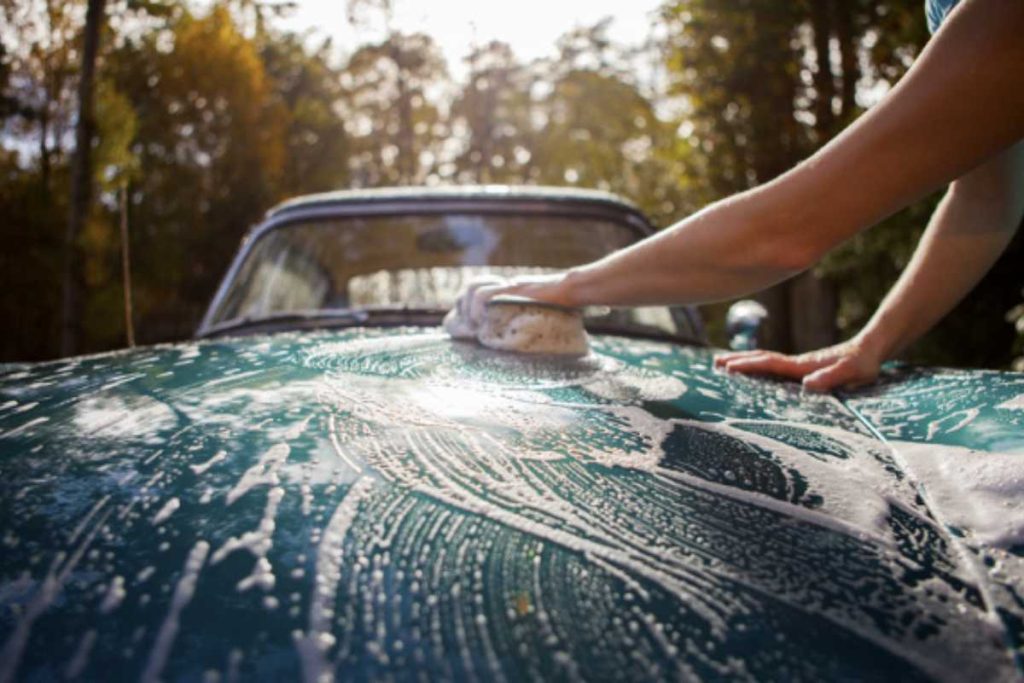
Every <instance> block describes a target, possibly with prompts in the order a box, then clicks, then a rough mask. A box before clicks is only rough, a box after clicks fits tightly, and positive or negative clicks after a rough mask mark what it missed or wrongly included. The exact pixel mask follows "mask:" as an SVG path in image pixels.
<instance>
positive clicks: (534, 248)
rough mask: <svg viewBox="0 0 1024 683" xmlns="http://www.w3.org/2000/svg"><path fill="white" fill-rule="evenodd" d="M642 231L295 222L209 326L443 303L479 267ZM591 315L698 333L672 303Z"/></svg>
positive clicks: (540, 259) (481, 222)
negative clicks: (683, 324)
mask: <svg viewBox="0 0 1024 683" xmlns="http://www.w3.org/2000/svg"><path fill="white" fill-rule="evenodd" d="M637 239H638V234H637V232H636V231H635V230H634V229H632V228H630V227H629V226H627V225H625V224H623V223H619V222H616V221H613V220H608V219H602V218H594V217H589V216H585V215H584V216H562V215H531V214H525V215H524V214H518V215H516V214H511V213H509V214H489V213H460V214H456V213H444V214H403V215H390V216H354V217H337V218H330V219H326V220H317V221H310V222H301V223H293V224H289V225H285V226H282V227H278V228H275V229H272V230H269V231H267V232H265V233H264V234H263V235H262V236H260V237H259V238H257V241H256V242H255V243H254V244H253V246H252V248H251V249H250V250H249V253H248V256H247V257H246V259H245V261H244V262H243V263H242V265H241V267H240V268H239V269H238V270H237V272H236V274H235V277H234V279H233V280H232V281H231V282H230V283H229V285H228V288H227V290H226V293H225V296H224V298H223V300H222V301H221V303H220V305H219V307H218V308H217V310H216V312H215V314H214V316H213V318H212V320H211V321H210V325H211V327H216V326H218V325H223V324H226V323H231V322H236V321H241V320H247V321H259V320H261V319H264V320H265V319H268V318H272V317H275V318H280V317H281V316H286V315H288V314H302V315H317V314H325V315H326V314H329V313H330V312H332V311H339V310H348V309H359V310H365V311H374V310H396V309H402V308H415V309H419V310H424V309H425V310H437V311H444V310H446V309H448V308H450V307H451V306H452V304H453V303H454V301H455V298H456V297H457V296H458V294H459V292H460V291H461V290H462V288H463V287H464V285H465V284H466V283H467V282H469V281H470V280H472V279H474V278H476V277H479V276H481V275H486V274H498V275H501V276H505V277H510V276H514V275H520V274H534V273H543V272H551V271H555V270H560V269H564V268H569V267H572V266H576V265H580V264H583V263H587V262H590V261H593V260H595V259H599V258H601V257H602V256H605V255H606V254H609V253H611V252H613V251H615V250H617V249H621V248H622V247H625V246H628V245H629V244H631V243H633V242H635V241H636V240H637ZM587 313H588V320H589V321H590V322H592V323H593V322H595V321H601V322H603V323H606V324H618V325H626V326H630V325H631V326H634V327H644V328H650V329H651V330H652V331H660V332H664V333H668V334H686V335H691V334H692V330H684V329H680V327H681V326H680V324H679V323H678V322H677V321H676V320H675V317H674V316H673V315H672V313H671V312H670V311H669V309H667V308H661V307H650V308H641V309H631V310H629V311H609V310H608V309H594V310H588V312H587Z"/></svg>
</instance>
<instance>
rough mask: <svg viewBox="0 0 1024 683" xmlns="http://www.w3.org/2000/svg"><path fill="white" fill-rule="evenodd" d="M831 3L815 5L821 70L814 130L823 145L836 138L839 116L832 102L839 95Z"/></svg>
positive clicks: (824, 1)
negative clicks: (832, 45)
mask: <svg viewBox="0 0 1024 683" xmlns="http://www.w3.org/2000/svg"><path fill="white" fill-rule="evenodd" d="M833 4H834V3H833V2H831V1H830V0H817V1H816V2H812V3H811V22H812V25H813V27H814V51H815V52H816V53H817V55H816V57H817V59H816V64H815V66H816V67H817V70H816V71H815V73H814V91H815V97H816V99H815V101H814V128H815V130H816V132H817V133H818V143H819V144H822V143H824V142H825V141H827V140H828V138H829V136H830V135H831V134H832V130H833V126H834V121H835V115H834V114H833V111H832V99H833V98H834V97H835V94H836V82H835V77H834V76H833V74H832V59H831V40H830V39H831V37H832V22H833V16H834V15H833V7H832V5H833Z"/></svg>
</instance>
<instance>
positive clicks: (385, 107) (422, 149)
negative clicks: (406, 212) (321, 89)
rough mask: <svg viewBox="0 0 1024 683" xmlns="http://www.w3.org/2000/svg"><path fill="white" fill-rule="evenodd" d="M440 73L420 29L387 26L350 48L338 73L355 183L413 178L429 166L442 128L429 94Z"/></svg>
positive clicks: (441, 65)
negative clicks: (375, 38)
mask: <svg viewBox="0 0 1024 683" xmlns="http://www.w3.org/2000/svg"><path fill="white" fill-rule="evenodd" d="M446 78H447V68H446V65H445V62H444V58H443V57H442V56H441V53H440V51H439V50H438V49H437V46H436V45H435V44H434V41H433V39H432V38H430V37H429V36H427V35H425V34H422V33H413V34H404V33H399V32H392V33H390V34H389V35H388V36H387V37H386V38H384V39H383V40H382V41H380V42H377V43H371V44H368V45H364V46H362V47H360V48H359V49H358V50H356V51H355V53H354V54H353V55H352V57H351V58H350V59H349V61H348V64H347V65H346V67H345V70H344V72H343V74H342V83H343V84H344V86H345V90H346V101H347V114H348V119H349V125H348V127H347V131H348V134H349V137H350V139H351V141H352V152H353V154H352V166H351V173H352V180H353V182H354V183H355V184H357V185H359V186H362V187H372V186H376V185H411V184H419V183H423V182H425V181H426V180H427V177H428V176H429V175H431V174H432V173H433V172H434V170H435V167H436V164H437V160H438V159H439V157H440V152H441V145H442V143H443V140H444V137H445V132H446V131H445V129H444V121H443V119H442V112H441V110H440V108H439V106H438V105H437V104H435V103H434V102H433V101H432V96H431V95H432V93H434V92H436V91H438V90H439V89H441V88H443V87H444V86H446V85H447V83H446Z"/></svg>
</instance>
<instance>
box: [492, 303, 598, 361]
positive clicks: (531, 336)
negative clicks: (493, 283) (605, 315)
mask: <svg viewBox="0 0 1024 683" xmlns="http://www.w3.org/2000/svg"><path fill="white" fill-rule="evenodd" d="M476 336H477V339H478V340H479V342H480V343H481V344H483V345H484V346H486V347H489V348H492V349H499V350H501V351H516V352H519V353H544V354H558V355H567V356H583V355H586V354H587V352H588V351H589V350H590V343H589V340H588V339H587V332H586V330H585V329H584V327H583V313H582V312H581V311H580V310H579V309H575V308H568V307H565V306H559V305H557V304H551V303H547V302H544V301H536V300H534V299H528V298H526V297H520V296H507V295H503V296H496V297H494V298H493V299H491V300H490V301H488V302H487V306H486V307H485V310H484V315H483V320H482V321H481V322H480V327H479V329H478V330H477V335H476Z"/></svg>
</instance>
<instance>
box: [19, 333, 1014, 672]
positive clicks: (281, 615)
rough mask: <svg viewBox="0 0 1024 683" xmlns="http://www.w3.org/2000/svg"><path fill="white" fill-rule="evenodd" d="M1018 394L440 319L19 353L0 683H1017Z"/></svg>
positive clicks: (1010, 384) (938, 378) (1003, 381)
mask: <svg viewBox="0 0 1024 683" xmlns="http://www.w3.org/2000/svg"><path fill="white" fill-rule="evenodd" d="M1022 407H1024V379H1022V378H1021V377H1020V376H1019V375H1011V374H993V373H953V372H937V371H922V370H913V371H901V372H896V373H893V374H892V375H891V376H890V377H888V379H887V380H886V381H884V382H882V383H881V384H879V385H877V386H875V387H872V388H871V389H870V390H867V391H864V392H860V393H857V394H855V395H851V396H844V397H838V398H837V397H835V396H829V395H824V396H821V395H808V394H803V393H801V392H800V390H799V387H798V386H796V385H793V384H789V383H780V382H773V381H767V380H757V379H751V378H746V377H739V376H729V375H724V374H721V373H718V372H715V371H714V370H713V369H712V367H711V356H710V352H709V351H707V350H702V349H695V348H687V347H680V346H676V345H672V344H666V343H658V342H651V341H638V340H630V339H624V338H616V337H597V338H595V339H594V343H593V353H592V354H591V355H589V356H588V357H586V358H583V359H575V360H570V359H559V358H535V357H525V356H517V355H509V354H502V353H498V352H493V351H489V350H486V349H482V348H479V347H476V346H474V345H470V344H464V343H453V342H451V341H450V340H448V339H447V338H446V337H444V336H443V335H441V334H440V333H438V332H436V331H433V330H423V329H397V330H379V329H364V330H346V331H343V332H321V333H315V334H279V335H274V336H265V337H246V338H239V339H224V340H215V341H209V342H201V343H194V344H181V345H169V346H160V347H151V348H146V349H139V350H135V351H131V352H120V353H114V354H105V355H100V356H95V357H87V358H80V359H72V360H69V361H61V362H55V363H47V364H40V365H32V366H23V367H10V366H8V367H7V368H6V372H5V373H3V374H0V542H2V551H3V555H2V557H3V559H2V560H0V610H2V611H0V643H2V648H3V649H2V650H0V681H6V680H9V679H11V678H13V677H15V676H26V677H32V676H42V677H51V676H52V677H56V676H57V675H70V676H72V677H74V676H78V675H81V676H84V677H87V678H104V679H108V680H109V678H110V672H112V671H120V672H125V673H124V674H123V676H124V677H128V678H137V677H141V678H142V679H144V680H157V679H179V678H187V679H193V678H198V677H201V676H203V675H207V676H210V675H213V674H217V675H220V676H222V677H226V678H232V677H234V676H242V677H244V678H246V679H252V678H256V679H260V678H266V679H281V678H285V679H294V678H299V677H304V678H305V679H306V680H324V679H329V678H330V677H331V676H332V675H335V674H337V675H338V676H339V677H342V678H346V679H348V678H353V679H375V678H381V677H389V676H397V677H400V678H407V677H412V676H413V675H420V674H422V673H424V672H425V673H426V674H427V675H428V676H430V677H435V678H483V679H517V678H521V677H558V678H563V677H565V678H571V677H577V676H578V677H584V678H637V677H655V676H668V677H675V678H687V677H696V678H711V677H722V676H729V677H731V678H732V677H734V678H751V679H764V678H779V677H785V678H808V679H822V678H835V677H860V678H864V677H882V676H886V677H895V676H899V677H901V678H909V679H914V678H940V679H941V678H948V677H950V676H954V675H955V674H954V673H951V672H957V671H963V670H965V669H964V667H966V666H970V667H971V670H972V671H975V672H977V675H978V676H980V677H984V678H986V679H988V678H991V679H1000V678H1001V679H1007V680H1009V679H1014V678H1016V677H1017V676H1018V671H1017V669H1016V668H1015V666H1014V652H1015V650H1016V648H1017V647H1018V644H1019V638H1020V635H1021V624H1022V621H1021V618H1022V617H1024V609H1021V607H1020V603H1019V600H1020V598H1019V597H1018V596H1019V595H1021V592H1020V581H1021V579H1022V577H1024V571H1022V570H1021V566H1022V565H1021V564H1020V560H1019V558H1018V554H1017V550H1016V548H1015V544H1016V543H1018V542H1019V539H1018V536H1019V535H1020V532H1021V529H1022V524H1021V519H1022V515H1021V512H1020V511H1019V510H1017V509H1016V507H1015V506H1017V505H1019V502H1016V500H1017V498H1019V496H1016V493H1017V492H1018V491H1019V489H1020V485H1019V481H1020V480H1021V478H1022V477H1024V475H1021V476H1018V475H1016V472H1017V471H1018V469H1017V468H1015V467H1014V463H1015V462H1016V457H1024V438H1022V436H1021V435H1022V432H1024V430H1022V429H1021V414H1022V412H1021V410H1022ZM1021 471H1024V470H1021ZM1015 487H1016V488H1015ZM964 496H967V497H968V498H970V499H971V500H972V501H974V502H975V503H977V501H978V500H979V497H981V499H982V500H981V502H980V503H977V504H976V505H974V504H973V503H972V505H973V507H972V506H968V505H965V504H964V502H963V501H964Z"/></svg>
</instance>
